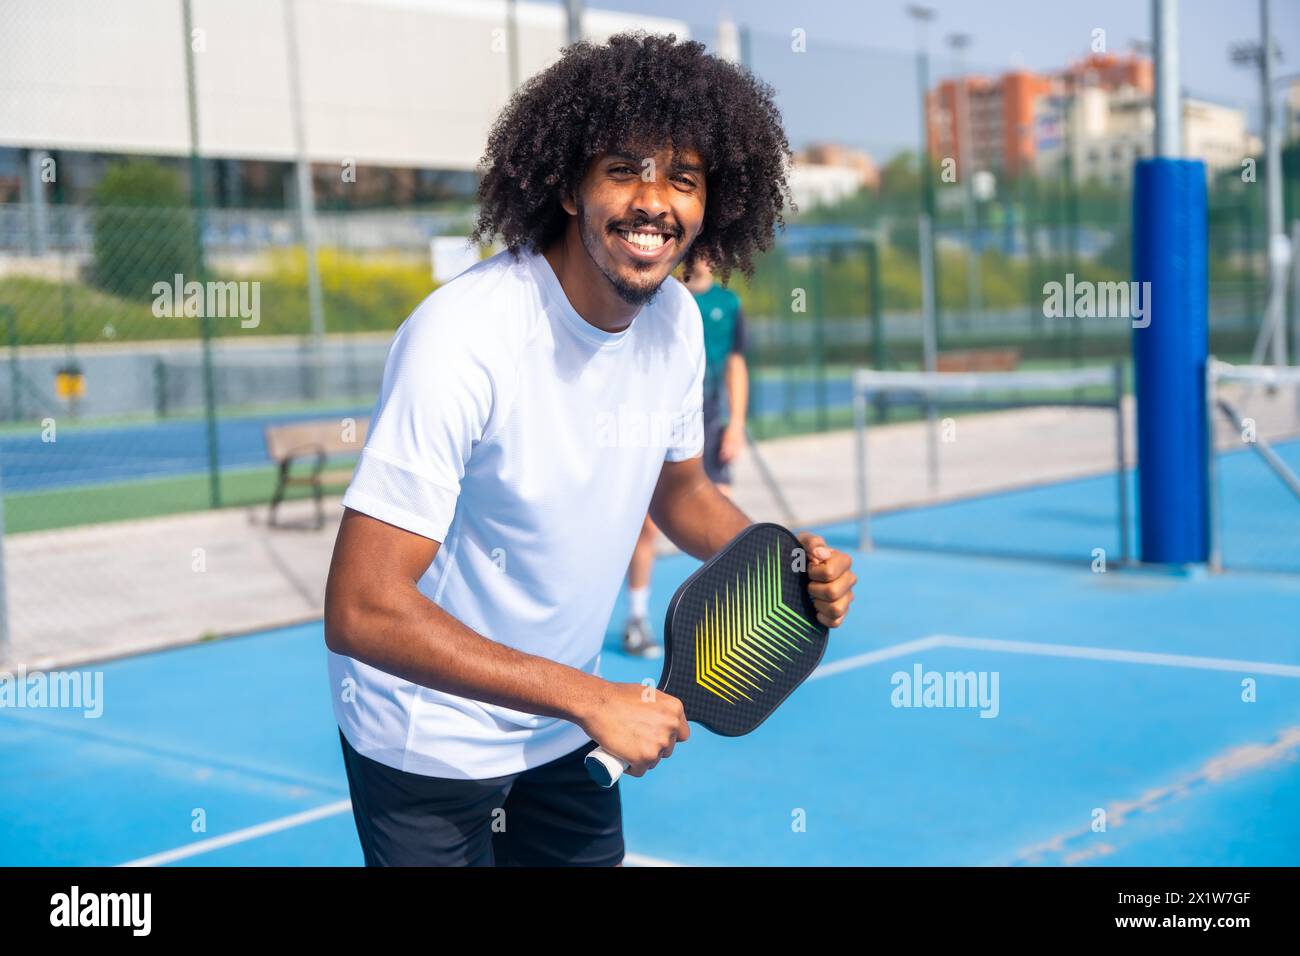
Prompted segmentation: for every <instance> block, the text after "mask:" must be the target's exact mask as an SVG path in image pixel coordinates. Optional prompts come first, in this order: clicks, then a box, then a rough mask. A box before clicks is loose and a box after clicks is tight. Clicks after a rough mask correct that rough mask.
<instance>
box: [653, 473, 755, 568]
mask: <svg viewBox="0 0 1300 956" xmlns="http://www.w3.org/2000/svg"><path fill="white" fill-rule="evenodd" d="M698 471H699V474H698V477H697V478H693V479H692V480H691V481H690V482H689V483H688V482H683V481H674V480H672V479H670V478H668V477H667V476H665V477H664V478H661V479H660V485H659V487H658V488H657V489H656V491H655V496H654V498H653V499H652V500H651V502H650V517H651V518H652V519H653V520H654V523H655V524H657V525H658V526H659V530H661V531H662V532H663V533H664V534H665V535H666V536H667V538H668V540H669V541H671V542H672V543H673V544H675V545H677V547H679V548H681V549H682V550H683V551H685V552H686V553H687V554H689V555H690V556H691V557H694V558H699V559H700V560H701V561H707V560H708V559H709V558H711V557H713V556H714V555H715V554H717V553H718V551H719V550H721V549H722V546H723V545H725V544H726V543H727V542H728V541H730V540H731V539H732V538H734V537H735V536H736V535H738V534H740V532H742V531H744V530H745V529H746V528H748V527H749V526H750V525H751V524H753V523H754V522H753V521H751V520H750V518H749V517H748V516H747V515H746V514H745V513H744V512H743V511H741V510H740V509H739V508H737V507H736V506H735V505H734V504H733V503H732V502H731V499H730V498H728V497H727V496H726V495H724V494H723V493H722V492H720V491H719V490H718V489H717V487H716V486H715V485H714V484H713V482H711V481H709V479H708V477H707V476H706V475H705V474H704V470H703V468H700V469H698Z"/></svg>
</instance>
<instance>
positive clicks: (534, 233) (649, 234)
mask: <svg viewBox="0 0 1300 956" xmlns="http://www.w3.org/2000/svg"><path fill="white" fill-rule="evenodd" d="M788 158H789V149H788V146H787V144H786V139H785V136H784V133H783V132H782V130H781V125H780V117H779V114H778V113H777V111H776V108H775V107H774V106H773V104H772V101H771V94H770V90H768V89H767V88H766V87H764V86H762V85H761V84H760V83H758V81H756V80H755V79H754V78H753V77H752V76H751V75H749V74H748V73H746V72H744V71H742V70H740V69H738V68H736V67H734V66H732V65H731V64H729V63H726V62H725V61H722V60H720V59H717V58H715V57H712V56H709V55H707V54H706V53H705V50H704V48H703V46H701V45H700V44H698V43H678V42H677V41H676V40H675V38H673V37H654V36H651V37H646V36H639V35H625V36H618V37H614V38H613V39H611V40H610V41H609V43H608V44H606V45H602V46H594V45H591V44H587V43H578V44H574V45H573V46H571V47H569V48H568V49H567V50H566V51H565V52H564V54H563V56H562V58H561V59H560V61H559V62H558V63H556V64H555V65H554V66H552V67H550V68H549V69H547V70H546V71H544V72H543V73H541V74H539V75H538V76H536V77H534V78H533V79H532V80H530V81H529V82H528V83H527V84H525V85H524V86H523V87H522V88H521V89H520V90H519V92H518V93H517V94H516V95H515V96H514V98H513V99H512V100H511V101H510V103H509V104H508V105H507V106H506V108H505V110H504V111H503V112H502V114H501V116H500V117H499V118H498V120H497V123H496V125H495V126H494V127H493V130H492V132H491V134H490V137H489V140H488V145H487V152H486V155H485V157H484V166H485V168H486V172H485V174H484V177H483V180H482V182H481V185H480V189H479V201H480V214H479V220H478V224H477V227H476V229H475V232H474V238H476V239H480V240H481V239H485V238H487V237H490V236H493V235H495V236H500V237H501V238H502V239H503V240H504V241H505V244H506V246H507V251H506V252H503V253H501V254H499V255H497V256H494V257H493V258H491V259H489V260H487V261H486V262H482V263H479V264H478V265H477V266H475V267H473V268H471V269H469V270H468V271H466V272H465V273H463V274H462V275H460V276H459V277H457V278H456V279H455V280H453V281H452V282H450V283H448V284H447V285H446V286H444V287H443V288H441V289H439V290H438V291H436V292H434V293H433V294H432V295H431V296H429V297H428V298H427V299H426V300H425V301H424V302H423V303H422V304H421V305H420V306H419V307H418V308H416V310H415V311H414V312H413V313H412V314H411V316H410V317H409V318H408V319H407V320H406V322H405V323H403V325H402V327H401V328H400V329H399V330H398V332H397V335H396V337H395V339H394V341H393V346H392V350H391V352H390V354H389V358H388V362H387V365H386V367H385V371H384V381H383V385H382V388H381V394H380V397H379V402H378V404H377V406H376V409H375V414H374V416H373V418H372V422H371V427H370V432H369V435H368V437H367V441H366V446H365V448H364V450H363V452H362V454H361V457H360V460H359V461H358V464H357V470H356V474H355V476H354V477H353V480H352V484H351V486H350V487H349V488H348V491H347V494H346V495H345V497H344V499H343V503H344V505H345V509H346V510H345V513H344V518H343V523H342V525H341V527H340V528H339V535H338V540H337V542H336V544H335V547H334V559H333V563H332V565H331V567H330V575H329V582H328V586H327V589H326V595H325V641H326V644H327V646H328V648H329V651H330V654H329V670H330V678H331V682H332V689H333V698H334V713H335V717H336V719H337V721H338V724H339V728H340V745H341V746H342V748H343V754H344V763H345V766H346V769H347V774H348V784H349V788H350V790H351V795H352V804H353V814H354V818H355V821H356V826H357V833H358V836H359V837H360V840H361V846H362V850H363V853H364V855H365V860H366V863H367V864H370V865H392V864H399V865H401V864H417V865H419V864H459V865H465V864H468V865H492V864H494V863H495V864H516V865H518V864H523V865H548V864H582V865H616V864H618V863H620V862H621V861H622V857H623V836H622V820H621V811H620V803H619V794H618V789H617V788H611V789H609V790H605V789H603V788H601V787H599V786H597V785H596V784H595V783H593V782H592V781H591V780H590V779H589V778H588V776H587V773H586V770H585V768H584V766H583V758H584V757H585V755H586V754H587V752H588V751H590V750H591V749H592V748H593V747H594V746H595V745H596V744H599V745H600V746H602V747H604V748H605V749H606V750H608V751H609V752H610V753H613V754H616V755H618V756H620V757H622V758H623V759H624V760H626V761H627V762H628V763H629V765H630V766H629V769H628V773H630V774H631V775H632V776H636V777H639V776H642V775H643V774H645V773H646V771H648V770H650V769H652V768H653V767H655V766H656V765H657V764H658V763H659V761H660V760H662V759H663V758H665V757H668V756H670V755H671V754H672V752H673V749H674V747H675V746H676V745H677V743H678V742H680V741H685V740H686V739H687V738H688V736H689V733H690V731H689V728H688V727H687V724H686V721H685V719H684V716H683V713H682V706H681V702H680V701H678V700H676V699H675V698H673V697H670V696H668V695H664V694H656V695H649V696H651V697H652V699H650V700H647V699H645V697H643V694H642V691H643V688H642V686H641V685H640V684H618V683H612V682H609V681H605V680H602V679H601V678H600V677H599V676H597V669H598V663H599V659H600V652H601V645H602V643H603V640H604V634H605V629H606V627H607V626H608V623H609V615H610V611H611V609H612V607H613V604H614V601H615V599H616V597H617V594H618V590H619V587H620V584H621V578H622V573H623V569H624V568H626V567H627V563H628V559H629V558H630V557H631V553H632V548H633V545H634V544H635V541H636V536H637V529H638V528H639V526H640V524H641V518H642V516H643V515H644V514H645V513H646V510H647V506H648V508H649V512H650V514H652V515H653V516H654V519H655V521H656V523H657V524H658V525H659V527H660V528H662V529H663V531H664V533H665V534H667V535H668V536H669V538H670V539H671V540H672V541H673V542H675V543H676V544H677V545H678V546H679V547H681V548H682V550H684V551H686V552H687V553H689V554H691V555H694V556H695V557H697V558H701V559H704V558H708V557H709V556H710V555H712V554H714V553H715V552H716V551H717V550H718V549H719V548H720V547H722V546H723V545H724V544H725V543H726V542H728V541H729V540H730V539H731V538H732V537H733V536H734V535H735V534H737V533H738V532H739V531H740V530H742V529H743V528H744V527H746V526H747V525H748V524H749V523H750V522H749V519H747V518H746V517H745V515H744V514H742V513H741V512H740V511H739V509H737V508H736V507H735V506H734V505H732V504H731V502H730V501H728V499H727V498H725V497H724V496H723V495H722V494H720V493H719V492H718V491H717V489H716V488H715V487H714V486H713V484H712V482H710V481H709V480H708V478H707V476H706V475H705V473H704V468H703V464H702V462H701V458H700V452H701V448H702V445H703V440H702V435H701V430H700V411H701V402H702V384H703V379H704V347H703V331H702V327H701V320H700V315H699V310H698V309H697V308H696V306H695V304H694V302H693V301H692V300H691V298H690V295H689V293H687V292H686V290H685V289H684V288H683V287H682V286H681V284H680V283H678V282H677V281H676V280H674V279H671V278H670V273H671V272H672V270H673V268H674V267H675V266H677V265H678V264H679V263H680V264H682V265H684V266H685V268H686V269H687V270H689V269H690V268H691V267H692V266H693V264H694V263H695V261H696V258H697V257H698V256H700V255H703V256H704V257H706V258H708V260H709V261H711V262H713V263H714V264H715V265H716V266H717V267H718V268H719V270H720V271H721V272H722V273H723V275H724V278H725V275H726V273H727V272H728V271H729V270H731V269H734V268H739V269H742V270H744V269H750V268H752V267H751V264H750V263H751V256H752V254H753V253H754V252H756V251H757V250H759V249H762V248H765V247H766V245H767V244H769V243H770V242H771V238H772V230H773V227H774V225H775V224H777V223H779V222H780V221H781V220H780V211H781V205H782V203H783V201H784V197H785V194H786V193H787V192H788V188H787V185H786V182H785V168H786V163H787V161H788ZM803 541H804V546H805V547H806V548H807V549H808V552H809V554H810V555H811V557H812V560H813V562H814V563H812V564H810V566H809V575H810V578H811V582H812V583H810V585H809V592H810V594H811V595H812V597H813V599H814V602H815V604H816V606H817V609H818V617H819V618H820V619H821V620H822V622H823V623H824V624H826V625H827V626H830V627H835V626H838V625H839V624H840V623H841V622H842V621H843V620H844V615H845V613H846V612H847V610H848V605H849V602H850V601H851V600H852V593H851V592H852V586H853V583H854V581H855V578H854V576H853V574H852V572H851V570H850V568H849V560H848V557H847V556H846V555H843V554H841V553H839V552H836V551H833V550H832V549H830V548H828V547H826V544H825V542H824V541H822V540H821V539H820V538H818V537H816V536H815V535H805V536H804V537H803ZM593 742H594V743H593Z"/></svg>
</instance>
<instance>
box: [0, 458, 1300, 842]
mask: <svg viewBox="0 0 1300 956" xmlns="http://www.w3.org/2000/svg"><path fill="white" fill-rule="evenodd" d="M1086 487H1087V483H1086V482H1084V483H1080V482H1069V483H1065V484H1062V485H1057V486H1051V487H1049V488H1038V489H1033V490H1030V491H1025V492H1017V493H1012V494H1004V495H997V496H990V497H989V498H984V499H977V500H974V501H971V502H965V503H959V504H949V505H945V506H943V507H940V508H933V509H921V510H916V511H911V512H908V513H906V515H905V516H903V517H901V518H900V520H904V521H906V522H907V526H906V527H905V528H902V529H900V530H907V529H909V528H910V530H911V531H913V532H916V531H917V530H918V528H919V529H920V530H924V528H925V525H926V522H927V521H928V522H929V523H930V524H932V525H934V526H940V525H946V524H956V525H957V526H959V527H960V526H962V523H963V522H966V523H967V525H966V526H967V527H979V526H981V525H982V524H983V522H984V521H1001V522H1006V523H1007V524H1008V526H1014V524H1015V522H1016V521H1017V520H1022V519H1023V515H1024V514H1026V513H1038V512H1047V513H1049V514H1051V515H1054V516H1055V521H1056V523H1055V524H1051V523H1048V524H1047V525H1045V526H1044V528H1045V529H1046V530H1045V532H1044V533H1046V534H1047V535H1048V536H1055V535H1057V534H1060V533H1063V529H1068V528H1069V527H1072V526H1074V525H1078V526H1079V527H1080V528H1081V529H1082V530H1081V531H1079V532H1078V533H1077V535H1076V537H1075V538H1074V539H1073V543H1068V547H1066V551H1068V552H1069V553H1071V554H1073V559H1068V560H1059V561H1042V560H1037V561H1030V560H1022V559H1011V558H1006V557H987V556H986V557H974V556H970V555H965V556H962V555H954V554H945V553H938V552H929V551H917V550H892V549H882V550H878V551H875V552H873V553H871V554H870V555H867V556H865V557H864V556H862V555H855V564H856V567H857V570H858V573H859V576H860V581H859V584H858V587H857V600H856V602H855V604H854V606H853V611H852V613H851V616H850V620H849V622H848V623H847V624H846V625H845V626H844V627H842V628H840V629H839V630H837V631H836V632H834V635H833V640H832V643H831V647H830V650H829V651H828V653H827V657H826V659H825V661H824V662H823V664H822V666H821V668H820V669H819V671H818V672H817V673H816V674H815V675H814V677H813V678H812V679H811V680H810V682H809V683H808V684H806V685H805V686H804V687H802V688H801V689H800V690H799V691H798V692H797V693H796V694H795V695H794V696H793V697H792V698H791V699H790V700H789V701H787V702H786V704H785V705H784V706H783V707H782V709H781V710H779V711H778V712H777V713H776V714H774V715H773V716H772V717H771V718H770V719H769V720H768V721H767V722H766V723H765V724H764V725H763V726H761V727H760V728H759V729H758V730H757V731H756V732H755V733H753V734H752V735H750V736H748V737H744V738H738V739H724V738H719V737H714V736H712V735H710V734H709V733H708V732H707V731H704V730H703V729H701V728H698V727H696V728H693V733H692V736H691V738H690V740H689V741H687V742H686V743H684V744H682V745H680V746H679V747H678V749H677V752H676V753H675V754H674V755H673V757H672V758H671V759H669V760H667V761H665V762H664V763H662V764H661V765H660V766H659V767H658V768H657V769H655V770H653V771H651V773H650V774H648V775H647V776H646V777H645V778H643V779H630V778H629V779H625V780H624V781H623V782H622V783H621V784H620V787H621V792H622V799H623V807H624V820H625V830H626V836H627V847H628V852H629V857H628V860H629V862H630V863H634V864H656V863H675V864H697V865H698V864H719V865H734V864H779V865H804V864H829V865H842V864H890V865H930V864H953V865H975V864H989V865H1130V864H1132V865H1139V864H1140V865H1159V864H1174V865H1192V864H1199V865H1263V864H1280V865H1297V864H1300V759H1298V758H1300V576H1298V575H1290V574H1268V573H1238V572H1229V573H1225V574H1221V575H1208V574H1204V573H1195V572H1187V573H1172V572H1165V571H1154V570H1116V569H1111V570H1109V571H1107V572H1106V573H1094V572H1093V571H1092V570H1090V564H1091V559H1090V555H1089V549H1090V547H1091V546H1092V544H1093V542H1092V535H1093V533H1095V532H1097V528H1096V527H1095V526H1093V525H1094V519H1095V516H1093V515H1092V514H1090V512H1089V511H1088V506H1086V505H1081V504H1080V502H1086V500H1087V498H1088V496H1087V495H1083V494H1082V493H1081V490H1080V489H1081V488H1082V489H1086ZM989 509H993V510H992V511H989ZM1081 509H1082V510H1081ZM1017 515H1020V516H1021V518H1020V519H1018V518H1017ZM886 523H887V521H886V519H882V521H881V522H880V523H879V524H880V525H881V526H882V529H883V526H885V525H886ZM1090 526H1093V527H1092V530H1091V531H1089V530H1088V529H1089V527H1090ZM821 530H822V531H823V533H824V534H826V535H827V537H828V540H830V541H831V543H832V544H835V545H837V546H840V547H843V548H846V549H847V548H849V547H850V546H851V543H852V541H853V528H852V527H851V526H849V525H847V524H846V525H841V526H835V527H830V528H824V529H821ZM1075 544H1077V545H1078V548H1077V549H1076V548H1075V547H1074V545H1075ZM1291 547H1293V548H1294V547H1297V545H1296V544H1295V543H1294V541H1293V542H1292V544H1291ZM1061 557H1065V554H1064V552H1063V554H1062V555H1061ZM694 567H696V562H694V561H693V560H692V559H690V558H687V557H684V556H677V557H673V558H668V559H664V560H661V561H660V562H659V563H658V564H657V566H656V570H655V583H654V601H653V608H652V610H653V612H654V614H655V616H656V618H657V619H659V620H662V615H663V613H664V611H665V609H666V606H667V603H668V599H669V597H670V596H671V593H672V591H673V590H674V588H675V587H676V585H677V584H678V583H679V582H680V581H682V580H683V579H684V578H685V577H686V575H687V574H689V573H690V571H691V570H692V569H693V568H694ZM622 618H623V609H622V605H621V603H620V606H619V607H618V608H616V610H615V613H614V618H613V621H612V622H611V625H610V629H609V633H608V634H607V636H606V643H607V648H606V653H605V655H604V660H603V664H602V670H603V673H604V674H605V676H607V677H609V678H611V679H615V680H623V681H640V680H642V679H644V678H657V676H658V670H659V668H658V664H657V662H643V661H638V660H635V659H631V658H628V657H625V656H624V655H623V654H622V653H621V651H620V650H619V648H618V635H619V628H620V626H621V622H622ZM97 670H102V673H103V697H102V700H103V713H102V716H100V717H97V718H87V717H84V716H83V715H82V713H81V712H80V711H73V710H56V709H33V708H13V707H7V708H0V759H3V761H4V765H5V775H4V784H3V787H0V864H4V865H15V864H35V865H63V864H93V865H101V864H122V863H130V862H145V863H154V864H176V865H264V864H288V865H299V864H304V865H305V864H322V865H336V864H337V865H354V864H359V863H360V862H361V853H360V848H359V846H358V843H357V837H356V832H355V829H354V827H353V822H352V818H351V815H350V808H349V803H348V792H347V786H346V781H345V777H344V773H343V768H342V761H341V756H340V753H339V744H338V739H337V731H336V729H335V726H334V722H333V719H332V713H331V708H330V700H329V694H330V692H331V689H330V688H329V687H328V686H327V679H326V670H325V648H324V642H323V638H322V630H321V625H320V623H319V622H316V623H310V624H304V625H301V626H297V627H290V628H285V629H280V630H276V631H271V632H266V633H262V634H258V635H253V636H245V637H237V638H231V639H228V640H223V641H217V642H211V643H205V644H198V645H194V646H191V647H187V648H183V649H179V650H172V651H167V652H162V653H155V654H147V655H141V656H138V657H132V658H128V659H123V660H119V661H114V662H110V663H107V664H104V665H102V667H101V668H97ZM931 673H933V674H937V675H938V678H931V677H930V676H929V675H930V674H931ZM905 679H908V680H916V682H917V684H918V687H917V688H913V689H910V691H909V688H907V687H906V685H905V684H904V683H903V681H904V680H905ZM933 679H938V680H940V681H941V682H942V684H941V686H942V687H944V688H945V689H946V691H945V692H944V693H941V694H939V695H937V696H931V697H928V698H927V697H926V696H925V695H924V694H923V693H922V692H921V689H920V688H921V687H923V686H925V685H926V684H927V683H928V682H929V681H930V680H933ZM963 680H969V681H970V683H969V684H963V683H962V681H963ZM962 687H970V688H974V689H975V691H976V693H972V694H971V695H970V696H966V695H964V694H959V693H958V690H959V689H961V688H962ZM979 691H982V692H983V693H982V695H981V694H980V693H978V692H979ZM903 703H911V704H913V706H901V705H902V704H903ZM918 705H919V706H918ZM932 705H942V706H932ZM984 714H987V715H988V716H983V715H984ZM199 818H201V819H202V823H203V827H202V828H201V829H199V830H198V831H197V832H196V831H195V830H194V829H193V828H192V827H193V825H194V823H193V821H195V820H197V819H199Z"/></svg>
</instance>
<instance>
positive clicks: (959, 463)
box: [853, 365, 1132, 570]
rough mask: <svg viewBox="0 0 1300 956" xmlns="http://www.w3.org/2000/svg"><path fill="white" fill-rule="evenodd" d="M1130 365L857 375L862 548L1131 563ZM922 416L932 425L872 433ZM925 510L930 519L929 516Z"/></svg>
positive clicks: (1099, 564) (899, 426)
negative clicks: (898, 416)
mask: <svg viewBox="0 0 1300 956" xmlns="http://www.w3.org/2000/svg"><path fill="white" fill-rule="evenodd" d="M1123 382H1124V379H1123V368H1122V366H1120V365H1115V366H1112V367H1099V368H1079V369H1063V370H1046V371H1015V372H897V371H873V370H866V369H861V370H858V371H857V372H856V373H855V374H854V377H853V406H854V424H855V452H856V468H855V485H856V494H857V501H856V508H855V512H856V515H857V525H858V542H859V547H861V548H863V549H868V550H869V549H871V548H873V547H884V548H904V549H924V550H940V551H953V552H968V553H974V554H993V555H1001V556H1008V557H1033V558H1049V559H1056V560H1066V561H1080V562H1084V563H1085V564H1091V565H1092V566H1093V568H1094V569H1095V570H1103V569H1105V568H1106V566H1107V562H1109V563H1110V564H1112V565H1113V564H1115V563H1117V562H1118V563H1123V562H1125V561H1127V560H1128V559H1129V556H1130V555H1129V549H1130V546H1129V541H1130V537H1131V531H1130V515H1129V501H1130V498H1131V493H1132V492H1131V489H1130V487H1129V481H1130V478H1129V475H1128V473H1127V466H1126V461H1127V459H1128V451H1127V449H1126V445H1127V436H1126V427H1125V418H1124V398H1123V396H1124V387H1123ZM898 406H911V407H913V408H916V409H919V410H921V411H922V412H923V415H922V418H921V420H920V421H914V422H907V423H900V424H891V425H872V423H871V420H872V419H873V418H874V419H875V420H876V421H877V422H881V421H884V420H885V419H886V417H887V412H888V409H891V408H895V407H898ZM921 505H924V506H925V507H918V506H921Z"/></svg>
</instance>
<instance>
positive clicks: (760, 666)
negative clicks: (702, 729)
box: [695, 543, 818, 704]
mask: <svg viewBox="0 0 1300 956" xmlns="http://www.w3.org/2000/svg"><path fill="white" fill-rule="evenodd" d="M817 633H818V632H817V629H816V628H814V627H813V626H812V625H811V624H809V623H808V622H807V621H806V620H804V618H803V617H802V616H800V615H799V614H798V613H796V612H795V611H794V610H792V609H791V608H790V607H789V605H787V604H786V603H785V601H784V600H783V599H782V596H781V552H780V547H779V546H778V545H777V544H775V543H774V544H773V547H772V548H771V549H769V550H768V552H767V553H766V554H764V555H762V556H760V557H759V559H758V560H757V561H755V562H754V563H753V564H751V565H750V566H749V567H747V568H745V571H744V577H743V579H742V577H741V574H740V572H737V574H736V578H735V581H734V587H733V586H732V584H731V583H728V584H727V586H726V587H724V588H723V590H722V592H721V593H718V592H714V595H713V603H712V605H709V604H708V603H707V602H706V604H705V608H704V615H703V616H702V617H701V619H700V621H699V623H698V624H696V626H695V682H696V683H697V684H699V685H700V686H701V687H703V688H704V689H705V690H707V691H709V692H710V693H712V694H715V695H717V696H718V697H720V698H722V699H723V700H725V701H726V702H727V703H729V704H734V703H738V702H740V701H741V700H742V699H744V700H751V701H752V700H753V699H754V698H753V697H751V696H750V695H751V694H755V693H761V692H762V691H763V689H764V687H765V685H766V684H768V683H770V682H771V681H772V679H773V678H774V677H775V676H776V675H778V674H780V673H781V672H782V670H783V669H784V667H785V666H786V665H787V664H788V663H789V662H790V661H792V660H793V659H794V657H793V655H794V654H797V653H799V651H800V650H801V645H802V643H803V642H808V643H811V642H812V641H813V640H814V638H816V636H817Z"/></svg>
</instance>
